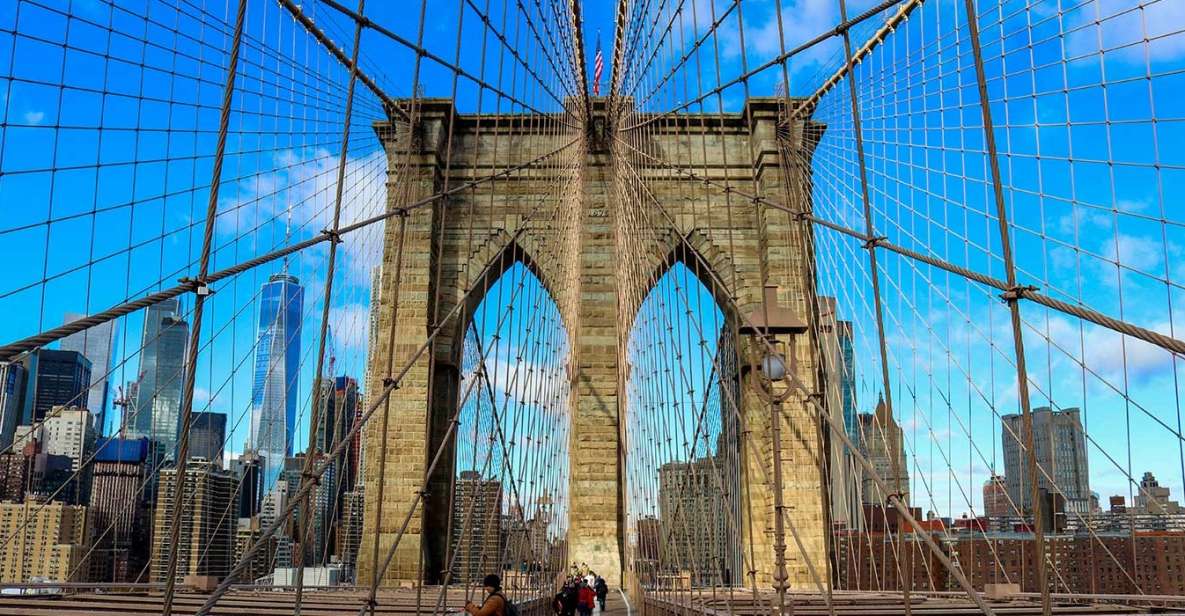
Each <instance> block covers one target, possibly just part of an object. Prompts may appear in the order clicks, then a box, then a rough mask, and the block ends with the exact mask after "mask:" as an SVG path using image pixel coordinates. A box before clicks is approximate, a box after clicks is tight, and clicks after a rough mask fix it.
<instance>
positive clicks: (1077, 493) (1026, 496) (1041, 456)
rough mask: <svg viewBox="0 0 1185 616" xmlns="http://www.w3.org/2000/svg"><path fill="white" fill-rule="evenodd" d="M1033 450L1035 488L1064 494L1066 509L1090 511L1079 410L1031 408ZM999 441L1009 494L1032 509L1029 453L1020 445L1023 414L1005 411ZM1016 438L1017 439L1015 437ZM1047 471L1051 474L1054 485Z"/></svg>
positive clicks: (1023, 435) (1020, 504)
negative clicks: (1035, 459) (1009, 413)
mask: <svg viewBox="0 0 1185 616" xmlns="http://www.w3.org/2000/svg"><path fill="white" fill-rule="evenodd" d="M1032 416H1033V450H1034V451H1035V452H1036V458H1037V469H1038V472H1037V489H1038V490H1042V491H1045V492H1048V493H1051V494H1061V495H1062V496H1063V497H1065V502H1066V511H1072V512H1078V513H1086V512H1088V511H1090V480H1089V476H1088V472H1087V463H1086V434H1085V433H1084V432H1083V431H1082V423H1081V421H1079V411H1078V409H1076V408H1067V409H1063V410H1061V411H1054V410H1052V409H1050V408H1049V407H1047V406H1043V407H1039V408H1035V409H1033V410H1032ZM1000 422H1001V424H1002V430H1001V432H1002V434H1001V439H1000V440H1001V444H1002V445H1003V448H1004V479H1005V484H1006V485H1007V486H1008V495H1009V496H1010V497H1011V498H1012V501H1013V502H1014V503H1016V506H1017V507H1020V508H1021V509H1022V510H1024V511H1026V512H1027V511H1031V507H1032V489H1031V487H1030V484H1029V464H1028V453H1027V452H1026V451H1025V448H1023V447H1021V442H1022V441H1023V440H1024V438H1025V431H1024V417H1023V416H1022V415H1020V414H1016V413H1014V414H1011V415H1005V416H1003V417H1001V418H1000ZM1018 439H1019V440H1018ZM1046 475H1048V476H1049V477H1052V478H1053V482H1054V483H1056V484H1057V485H1056V487H1055V486H1054V485H1053V483H1050V481H1049V479H1047V478H1046Z"/></svg>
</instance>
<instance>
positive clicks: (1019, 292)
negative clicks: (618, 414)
mask: <svg viewBox="0 0 1185 616" xmlns="http://www.w3.org/2000/svg"><path fill="white" fill-rule="evenodd" d="M621 143H622V145H624V146H625V147H627V148H629V149H631V150H633V151H634V152H635V153H637V154H639V155H641V156H645V157H647V158H650V159H652V160H654V161H655V162H656V163H657V164H659V165H662V166H664V167H667V168H668V169H671V170H673V171H675V172H676V173H678V174H680V175H683V176H684V177H687V178H689V179H692V180H697V181H700V182H703V183H704V184H707V185H709V186H714V187H716V188H719V189H720V190H723V191H724V192H726V193H733V194H736V195H738V196H741V197H744V198H745V199H747V200H748V201H749V202H751V203H761V204H762V205H766V206H769V207H772V208H774V209H776V210H781V211H783V212H787V213H789V214H791V215H793V216H797V217H801V218H802V219H804V220H807V221H810V222H812V223H814V224H816V225H819V226H821V227H826V228H828V229H831V230H832V231H837V232H839V233H842V234H844V235H847V236H849V237H853V238H856V239H858V240H861V241H863V242H868V243H870V244H872V245H873V246H875V247H877V248H883V249H885V250H888V251H890V252H895V253H897V254H899V255H902V256H905V257H908V258H910V259H914V260H916V261H921V262H922V263H925V264H927V265H931V266H933V267H936V268H938V269H941V270H944V271H947V272H950V273H952V274H957V275H959V276H962V277H964V278H967V279H968V280H971V281H974V282H978V283H980V284H982V285H986V286H989V287H992V288H995V289H997V290H999V291H1003V292H1005V293H1008V292H1013V293H1015V294H1016V296H1017V298H1018V299H1027V300H1030V301H1033V302H1036V303H1038V304H1041V305H1043V306H1045V307H1047V308H1053V309H1054V310H1058V311H1061V312H1064V313H1066V314H1069V315H1071V316H1075V317H1078V318H1080V319H1084V320H1086V321H1090V322H1091V323H1094V324H1096V325H1101V326H1103V327H1106V328H1108V329H1112V330H1114V331H1116V332H1119V333H1121V334H1125V335H1128V336H1131V337H1133V338H1138V339H1140V340H1143V341H1144V342H1148V343H1150V344H1154V345H1156V346H1158V347H1160V348H1162V349H1165V350H1167V351H1170V352H1172V353H1175V354H1177V355H1185V341H1183V340H1180V339H1178V338H1174V337H1172V336H1167V335H1165V334H1162V333H1160V332H1156V331H1153V330H1150V329H1147V328H1144V327H1140V326H1138V325H1136V324H1134V323H1130V322H1128V321H1124V320H1121V319H1116V318H1114V317H1109V316H1107V315H1105V314H1103V313H1101V312H1098V311H1096V310H1091V309H1090V308H1087V307H1085V306H1079V305H1076V304H1071V303H1069V302H1065V301H1062V300H1059V299H1056V298H1053V297H1050V296H1048V295H1045V294H1043V293H1041V292H1039V291H1037V290H1036V289H1035V288H1032V287H1026V286H1018V287H1012V286H1010V285H1009V284H1008V283H1007V282H1006V281H1003V280H1000V279H999V278H993V277H991V276H988V275H986V274H981V273H979V272H976V271H974V270H970V269H967V268H965V267H961V266H959V265H955V264H954V263H950V262H949V261H946V260H943V259H939V258H937V257H932V256H930V255H926V254H922V253H920V252H917V251H915V250H911V249H909V248H905V247H903V246H898V245H896V244H893V243H892V242H889V241H888V240H886V239H885V238H882V237H869V236H868V235H867V234H866V233H864V232H862V231H857V230H855V229H852V228H850V227H845V226H843V225H841V224H838V223H835V222H831V221H829V220H823V219H821V218H818V217H817V216H814V215H813V214H805V213H803V212H798V211H795V210H794V209H793V208H790V207H787V206H786V205H783V204H781V203H779V202H777V201H773V200H771V199H769V198H766V197H762V196H758V195H754V194H751V193H748V192H745V191H743V190H741V189H738V188H734V187H732V186H729V185H727V184H724V183H722V182H719V181H717V180H713V179H711V178H708V177H705V176H703V175H700V174H697V173H696V172H694V171H686V170H684V169H683V168H682V167H679V166H678V165H675V164H673V163H669V162H666V161H664V160H661V159H658V158H655V157H654V156H653V155H651V154H647V153H646V152H643V151H641V150H639V149H637V148H635V147H633V146H631V145H629V144H628V143H625V142H624V141H621ZM2 351H3V348H0V352H2Z"/></svg>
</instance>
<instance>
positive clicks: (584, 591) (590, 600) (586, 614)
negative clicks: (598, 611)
mask: <svg viewBox="0 0 1185 616" xmlns="http://www.w3.org/2000/svg"><path fill="white" fill-rule="evenodd" d="M577 598H578V601H577V603H576V607H577V609H579V610H580V616H592V612H593V607H594V606H596V603H597V594H596V593H595V592H593V589H592V587H591V586H589V585H588V581H587V580H580V591H579V594H578V595H577Z"/></svg>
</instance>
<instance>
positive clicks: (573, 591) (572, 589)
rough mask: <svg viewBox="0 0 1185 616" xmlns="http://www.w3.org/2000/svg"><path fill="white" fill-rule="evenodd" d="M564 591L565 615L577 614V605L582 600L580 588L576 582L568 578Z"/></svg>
mask: <svg viewBox="0 0 1185 616" xmlns="http://www.w3.org/2000/svg"><path fill="white" fill-rule="evenodd" d="M562 592H563V593H564V616H576V605H577V604H578V603H579V601H580V598H579V596H578V595H579V589H578V588H577V587H576V583H575V582H573V581H572V580H568V583H567V584H565V585H564V590H563V591H562Z"/></svg>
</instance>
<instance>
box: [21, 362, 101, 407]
mask: <svg viewBox="0 0 1185 616" xmlns="http://www.w3.org/2000/svg"><path fill="white" fill-rule="evenodd" d="M36 355H37V360H36V364H35V366H36V367H35V368H33V369H32V373H33V374H32V377H33V400H32V404H31V409H32V411H31V412H32V415H31V419H30V418H26V421H29V422H30V423H35V422H38V421H41V420H42V419H45V415H46V414H47V413H49V411H50V409H51V408H53V407H55V406H82V405H83V404H86V399H87V390H88V389H89V388H90V383H91V362H90V360H89V359H87V358H86V357H85V356H83V355H82V353H78V352H76V351H53V350H49V349H39V350H38V351H37V352H36Z"/></svg>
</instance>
